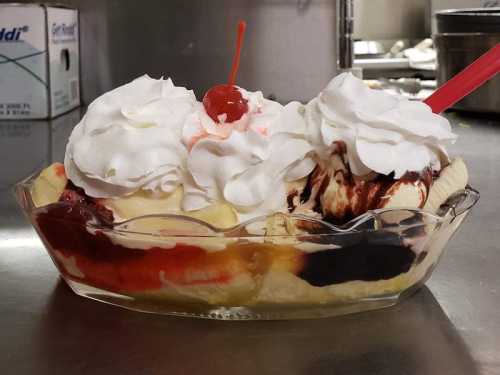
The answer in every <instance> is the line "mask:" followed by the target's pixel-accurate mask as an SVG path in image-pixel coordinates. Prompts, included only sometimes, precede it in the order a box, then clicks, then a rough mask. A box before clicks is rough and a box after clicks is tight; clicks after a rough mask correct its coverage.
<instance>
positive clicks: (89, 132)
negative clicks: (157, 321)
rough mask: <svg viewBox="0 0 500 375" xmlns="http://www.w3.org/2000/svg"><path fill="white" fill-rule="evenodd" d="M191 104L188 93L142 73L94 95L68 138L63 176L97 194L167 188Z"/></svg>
mask: <svg viewBox="0 0 500 375" xmlns="http://www.w3.org/2000/svg"><path fill="white" fill-rule="evenodd" d="M196 103H197V102H196V98H195V96H194V94H193V92H192V91H190V90H187V89H185V88H184V87H176V86H174V84H173V82H172V80H171V79H167V80H164V79H153V78H150V77H148V76H147V75H145V76H142V77H140V78H137V79H136V80H134V81H132V82H130V83H128V84H126V85H124V86H121V87H118V88H117V89H115V90H113V91H110V92H108V93H106V94H104V95H102V96H100V97H99V98H97V99H96V100H95V101H94V102H92V103H91V104H90V106H89V107H88V111H87V113H86V114H85V116H84V117H83V118H82V120H81V122H80V123H79V124H78V125H77V126H76V127H75V129H74V130H73V132H72V134H71V136H70V138H69V142H68V145H67V147H66V156H65V160H64V165H65V169H66V173H67V175H68V177H69V178H70V179H71V181H73V183H74V184H75V185H77V186H80V187H82V188H83V189H84V190H85V192H86V193H87V194H88V195H90V196H92V197H98V198H107V197H118V196H123V195H127V194H131V193H133V192H135V191H136V190H139V189H146V190H153V191H163V192H171V191H173V190H174V189H175V188H176V187H177V186H178V185H179V184H180V183H181V182H182V179H183V176H184V169H185V161H186V158H187V150H186V147H184V145H183V144H182V142H181V135H182V127H183V125H184V122H185V120H186V118H187V116H188V115H189V114H190V113H192V112H194V110H195V107H196Z"/></svg>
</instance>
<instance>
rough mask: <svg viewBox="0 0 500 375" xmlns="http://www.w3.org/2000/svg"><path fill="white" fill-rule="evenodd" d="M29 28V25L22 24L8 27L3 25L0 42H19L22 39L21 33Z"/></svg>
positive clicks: (0, 30) (0, 31)
mask: <svg viewBox="0 0 500 375" xmlns="http://www.w3.org/2000/svg"><path fill="white" fill-rule="evenodd" d="M28 30H29V27H28V26H27V25H26V26H20V27H13V28H11V29H8V28H6V27H3V28H1V29H0V42H19V41H20V40H21V34H22V33H25V32H27V31H28Z"/></svg>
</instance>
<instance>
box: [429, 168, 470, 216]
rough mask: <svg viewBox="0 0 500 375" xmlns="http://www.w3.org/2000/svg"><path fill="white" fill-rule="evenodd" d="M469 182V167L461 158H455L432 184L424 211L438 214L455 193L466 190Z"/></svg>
mask: <svg viewBox="0 0 500 375" xmlns="http://www.w3.org/2000/svg"><path fill="white" fill-rule="evenodd" d="M468 180H469V174H468V172H467V166H466V165H465V163H464V161H463V160H462V159H461V158H455V159H454V160H453V161H452V162H451V164H450V165H448V166H447V167H445V168H444V169H443V170H442V171H441V174H440V176H439V177H438V178H437V179H436V180H435V181H434V183H433V184H432V186H431V189H430V192H429V196H428V198H427V202H426V203H425V206H424V210H425V211H428V212H433V213H436V212H437V210H438V209H439V207H440V206H441V205H442V204H443V203H444V202H446V200H447V199H448V198H449V197H450V196H451V195H452V194H453V193H454V192H456V191H457V190H461V189H464V188H465V186H466V185H467V181H468Z"/></svg>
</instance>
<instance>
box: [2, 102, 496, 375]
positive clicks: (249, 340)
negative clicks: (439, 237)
mask: <svg viewBox="0 0 500 375" xmlns="http://www.w3.org/2000/svg"><path fill="white" fill-rule="evenodd" d="M79 117H80V111H79V110H77V111H73V112H71V113H69V114H67V115H65V116H62V117H60V118H58V119H56V120H54V121H50V122H49V121H33V122H24V121H23V122H0V165H1V169H0V170H1V173H0V213H1V215H0V301H1V302H0V334H1V339H0V373H1V374H16V375H22V374H59V373H61V374H71V375H78V374H93V375H98V374H106V375H109V374H141V375H142V374H146V375H147V374H160V373H165V374H169V375H175V374H190V373H200V372H203V373H205V374H207V375H208V374H221V373H228V374H231V373H235V374H271V373H272V374H287V375H289V374H315V375H321V374H373V375H375V374H376V375H380V374H391V375H393V374H419V375H420V374H426V375H427V374H440V375H444V374H456V375H459V374H460V375H461V374H464V375H474V374H499V373H500V251H499V250H500V249H499V247H500V246H499V238H498V233H500V222H499V221H498V220H497V216H498V212H500V201H499V200H498V199H497V197H498V193H497V192H498V182H499V181H500V168H499V164H500V147H499V146H498V145H499V144H500V121H498V120H496V121H492V120H485V119H475V118H473V117H469V118H468V117H459V116H457V115H454V114H451V115H450V118H451V119H452V121H453V123H454V124H455V125H454V128H455V130H456V132H457V133H458V134H459V135H460V138H459V141H458V142H457V144H456V145H455V146H453V147H452V153H460V154H461V155H463V157H464V159H465V160H466V161H467V162H468V164H469V167H470V174H471V178H470V181H471V184H472V185H473V186H474V187H476V188H477V189H478V190H479V191H480V192H481V195H482V198H481V201H480V202H479V205H478V206H477V207H475V209H474V210H473V212H472V214H471V215H470V216H469V218H468V220H467V222H466V223H465V225H464V227H463V228H462V229H461V231H460V232H459V233H458V234H457V235H456V236H455V237H454V238H453V239H452V241H451V242H450V244H449V246H448V251H447V253H446V254H445V256H444V258H443V260H442V262H441V263H440V265H439V266H438V268H437V270H436V272H435V273H434V275H433V276H432V278H431V280H430V281H429V282H428V283H427V287H425V288H424V289H422V290H421V291H420V292H418V293H417V294H415V295H414V296H413V297H411V298H409V299H407V300H405V301H404V302H402V303H401V304H400V305H398V306H395V307H393V308H389V309H385V310H380V311H375V312H369V313H360V314H355V315H350V316H343V317H337V318H331V319H320V320H305V321H279V322H217V321H207V320H191V319H187V318H171V317H167V316H157V315H149V314H141V313H136V312H130V311H126V310H122V309H119V308H116V307H112V306H108V305H105V304H102V303H98V302H94V301H91V300H88V299H84V298H81V297H78V296H76V295H74V294H73V293H72V292H71V291H70V290H69V288H68V287H67V286H66V285H65V284H64V283H63V282H62V281H61V280H60V279H59V277H58V274H57V271H56V269H55V267H54V266H53V264H52V262H51V260H50V258H49V257H48V256H47V254H46V253H45V250H44V249H43V247H42V244H41V242H40V241H39V240H38V238H37V237H36V235H35V232H34V231H33V229H32V228H31V227H30V226H29V225H28V224H27V222H26V220H25V219H24V217H23V216H22V214H21V212H20V210H19V209H18V207H17V205H16V203H15V201H14V198H13V194H12V191H11V190H12V185H13V184H14V183H15V182H16V181H18V180H19V179H21V178H23V177H24V176H27V175H28V174H30V173H32V172H34V171H35V170H36V169H38V168H40V167H41V166H43V165H47V164H49V163H50V162H52V161H56V160H61V158H62V156H63V155H64V146H65V142H66V139H67V137H68V135H69V133H70V132H71V128H72V126H73V125H74V124H75V123H76V122H77V121H78V119H79Z"/></svg>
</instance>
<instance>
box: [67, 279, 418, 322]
mask: <svg viewBox="0 0 500 375" xmlns="http://www.w3.org/2000/svg"><path fill="white" fill-rule="evenodd" d="M64 280H65V282H66V283H67V284H68V285H69V287H70V288H71V289H72V290H73V292H74V293H76V294H77V295H79V296H82V297H86V298H89V299H92V300H96V301H100V302H104V303H107V304H110V305H113V306H118V307H122V308H125V309H128V310H132V311H137V312H145V313H152V314H162V315H171V316H178V317H189V318H201V319H212V320H231V321H244V320H291V319H314V318H328V317H334V316H340V315H347V314H353V313H359V312H365V311H372V310H379V309H383V308H387V307H391V306H394V305H396V304H397V303H399V302H400V301H401V300H402V299H405V298H407V297H409V296H410V295H412V294H414V293H415V292H416V291H417V290H418V289H419V288H420V287H421V286H422V285H423V283H419V284H417V285H414V286H412V287H410V288H409V289H406V290H405V291H404V292H402V293H399V294H396V295H394V294H391V295H385V296H378V297H373V298H364V299H358V300H356V301H353V302H352V303H345V302H344V303H342V304H324V305H311V304H279V305H271V304H260V305H255V306H217V305H207V304H202V303H186V302H179V303H175V302H173V301H170V300H158V299H155V298H150V299H147V298H133V297H129V296H125V295H121V294H117V293H112V292H109V291H106V290H103V289H99V288H95V287H92V286H88V285H85V284H82V283H79V282H77V281H74V280H70V279H67V278H65V279H64Z"/></svg>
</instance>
